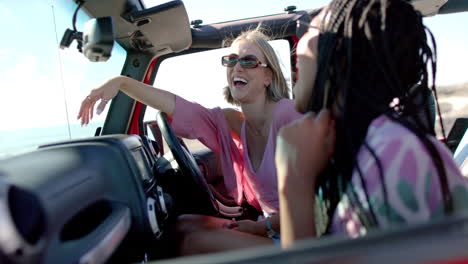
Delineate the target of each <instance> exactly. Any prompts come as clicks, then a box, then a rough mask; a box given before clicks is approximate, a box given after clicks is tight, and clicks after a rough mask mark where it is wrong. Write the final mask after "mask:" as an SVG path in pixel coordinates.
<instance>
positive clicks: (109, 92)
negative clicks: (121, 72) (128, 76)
mask: <svg viewBox="0 0 468 264" xmlns="http://www.w3.org/2000/svg"><path fill="white" fill-rule="evenodd" d="M120 86H121V78H120V76H119V77H115V78H112V79H110V80H108V81H106V82H105V83H104V84H102V85H101V86H99V87H98V88H96V89H93V90H92V91H91V93H90V94H89V95H88V96H86V98H85V99H84V100H83V102H81V107H80V112H79V113H78V118H77V119H81V125H87V124H88V123H89V121H90V120H91V119H93V112H94V105H95V104H96V102H97V101H98V100H100V101H101V102H100V103H99V105H98V106H97V108H96V113H97V114H98V115H99V114H101V113H102V111H104V109H105V107H106V104H107V103H108V102H109V101H110V100H112V98H114V97H115V96H116V95H117V93H118V91H119V89H120Z"/></svg>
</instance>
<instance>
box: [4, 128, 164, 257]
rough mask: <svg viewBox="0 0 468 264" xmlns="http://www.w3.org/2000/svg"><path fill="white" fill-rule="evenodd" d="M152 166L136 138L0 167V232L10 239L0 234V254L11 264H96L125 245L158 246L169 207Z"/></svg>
mask: <svg viewBox="0 0 468 264" xmlns="http://www.w3.org/2000/svg"><path fill="white" fill-rule="evenodd" d="M154 164H155V157H151V156H150V153H149V152H148V151H147V150H146V147H145V145H144V144H143V141H142V139H141V138H140V137H139V136H136V135H112V136H101V137H93V138H87V139H80V140H74V141H67V142H61V143H55V144H50V145H44V146H41V147H40V148H39V149H38V150H36V151H33V152H30V153H27V154H23V155H18V156H15V157H12V158H9V159H6V160H2V161H1V162H0V215H2V217H0V230H10V231H9V232H3V231H2V232H0V252H1V254H3V257H6V258H7V259H10V260H12V262H14V263H70V262H77V263H89V261H90V260H93V261H91V262H94V261H96V260H97V262H99V263H100V262H105V261H106V260H107V259H108V258H109V257H110V256H111V254H112V253H113V252H114V251H115V250H116V249H117V247H118V246H119V245H120V244H121V242H122V241H123V240H124V239H125V240H126V241H127V243H130V244H131V243H132V241H135V240H142V239H143V240H144V239H146V240H148V241H150V240H151V239H157V238H158V237H160V236H161V235H162V233H163V230H162V229H161V227H162V226H164V223H163V221H165V220H166V219H167V218H168V212H167V208H168V205H167V204H166V203H167V202H166V200H167V194H165V193H164V191H163V189H162V187H161V186H159V185H157V181H156V179H155V178H154V177H153V166H154ZM5 241H10V242H8V243H3V242H5ZM11 241H13V242H11ZM0 258H1V256H0Z"/></svg>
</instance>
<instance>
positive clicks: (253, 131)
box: [245, 120, 265, 136]
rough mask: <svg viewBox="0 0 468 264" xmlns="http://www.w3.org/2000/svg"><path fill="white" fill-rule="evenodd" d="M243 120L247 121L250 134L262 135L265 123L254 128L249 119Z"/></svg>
mask: <svg viewBox="0 0 468 264" xmlns="http://www.w3.org/2000/svg"><path fill="white" fill-rule="evenodd" d="M245 122H246V123H247V127H248V128H249V130H250V132H252V134H254V135H255V136H263V134H264V133H263V131H264V130H265V125H263V126H262V128H261V129H257V128H255V127H254V126H252V125H251V124H250V123H249V121H247V120H245Z"/></svg>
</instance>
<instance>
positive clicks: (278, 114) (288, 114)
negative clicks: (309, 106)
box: [273, 98, 302, 125]
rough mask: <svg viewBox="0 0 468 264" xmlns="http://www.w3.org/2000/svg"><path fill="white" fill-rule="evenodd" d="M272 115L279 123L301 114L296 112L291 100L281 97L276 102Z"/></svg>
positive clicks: (293, 118) (291, 119)
mask: <svg viewBox="0 0 468 264" xmlns="http://www.w3.org/2000/svg"><path fill="white" fill-rule="evenodd" d="M273 116H274V119H275V120H279V121H280V122H281V123H285V122H286V123H288V122H290V121H293V120H295V119H297V118H299V117H301V116H302V114H301V113H299V112H297V110H296V108H295V106H294V101H293V100H291V99H287V98H283V99H281V100H279V101H278V102H276V105H275V110H274V112H273ZM283 125H284V124H283Z"/></svg>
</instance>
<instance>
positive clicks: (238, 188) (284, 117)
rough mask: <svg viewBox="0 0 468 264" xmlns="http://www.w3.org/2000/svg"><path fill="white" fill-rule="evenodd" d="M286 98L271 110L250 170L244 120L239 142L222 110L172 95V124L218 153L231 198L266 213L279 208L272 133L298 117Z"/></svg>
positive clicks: (179, 133) (183, 133)
mask: <svg viewBox="0 0 468 264" xmlns="http://www.w3.org/2000/svg"><path fill="white" fill-rule="evenodd" d="M300 116H301V114H300V113H298V112H296V110H295V109H294V103H293V101H292V100H290V99H281V100H280V101H278V102H277V104H276V106H275V109H274V110H273V120H272V126H271V129H270V132H269V135H268V141H267V144H266V147H265V152H264V154H263V159H262V161H261V164H260V166H259V168H258V170H257V171H256V172H255V171H253V168H252V165H251V163H250V158H249V154H248V151H247V144H246V135H245V121H244V122H243V123H242V128H241V135H240V136H241V141H240V142H239V141H238V140H235V139H233V137H232V136H231V131H230V129H229V127H228V124H227V122H226V120H225V118H224V113H223V110H222V109H221V108H219V107H216V108H213V109H207V108H205V107H203V106H201V105H199V104H195V103H191V102H188V101H186V100H185V99H183V98H181V97H178V96H176V105H175V109H174V113H173V120H172V127H173V129H174V132H175V133H176V134H177V135H178V136H180V137H184V138H189V139H198V140H200V142H202V143H203V144H204V145H205V146H207V147H208V148H210V149H211V150H213V151H214V152H216V153H218V154H219V155H220V160H221V167H222V172H223V175H224V184H225V186H226V189H227V190H228V192H229V194H230V195H231V197H232V198H234V200H235V201H236V202H237V203H238V204H241V203H242V200H243V197H244V196H245V198H246V200H247V202H248V203H249V204H251V205H252V206H254V207H255V208H257V210H261V211H264V212H267V213H275V212H277V211H278V209H279V201H278V185H277V177H276V167H275V149H276V136H277V134H278V131H279V129H280V128H281V127H282V126H284V125H286V124H288V123H289V122H291V121H293V120H295V119H297V118H299V117H300Z"/></svg>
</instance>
